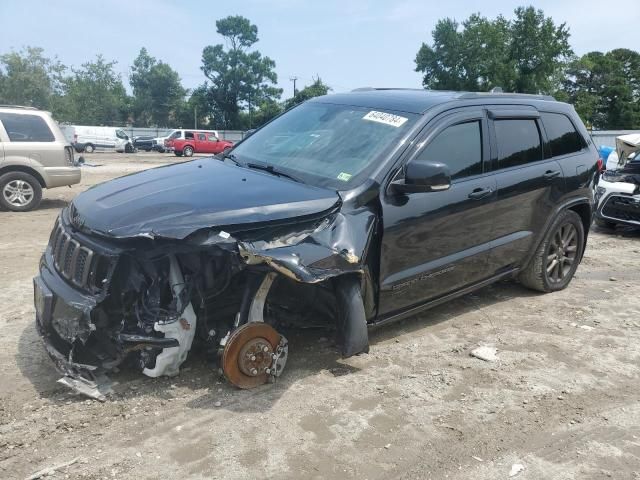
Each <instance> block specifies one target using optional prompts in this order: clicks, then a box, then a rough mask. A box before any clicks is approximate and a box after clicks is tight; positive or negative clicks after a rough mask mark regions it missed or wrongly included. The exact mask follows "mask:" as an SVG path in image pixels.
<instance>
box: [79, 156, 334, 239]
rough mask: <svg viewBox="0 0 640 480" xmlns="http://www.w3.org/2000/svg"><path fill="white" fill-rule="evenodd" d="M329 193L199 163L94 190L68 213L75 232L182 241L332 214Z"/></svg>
mask: <svg viewBox="0 0 640 480" xmlns="http://www.w3.org/2000/svg"><path fill="white" fill-rule="evenodd" d="M340 202H341V199H340V196H339V195H338V193H337V192H335V191H333V190H328V189H323V188H318V187H313V186H310V185H305V184H302V183H296V182H294V181H291V180H288V179H285V178H280V177H276V176H274V175H271V174H268V173H265V172H261V171H257V170H251V169H247V168H243V167H239V166H235V165H229V164H226V163H224V162H222V161H219V160H216V159H212V158H204V159H199V160H194V161H191V162H185V163H180V164H175V165H170V166H167V167H159V168H154V169H150V170H145V171H143V172H140V173H135V174H132V175H127V176H124V177H121V178H117V179H115V180H111V181H109V182H105V183H102V184H99V185H96V186H94V187H92V188H90V189H88V190H87V191H85V192H83V193H81V194H80V195H78V196H77V197H76V198H75V199H74V201H73V204H72V206H71V208H70V210H69V220H70V221H71V223H72V224H73V225H74V226H75V227H76V228H82V229H83V230H89V231H93V232H98V233H101V234H103V235H108V236H111V237H117V238H126V237H140V236H142V237H151V238H155V237H165V238H176V239H181V238H184V237H186V236H188V235H190V234H191V233H193V232H195V231H197V230H199V229H202V228H212V227H225V226H239V225H246V224H254V223H255V224H257V223H263V222H276V221H283V220H288V219H291V220H295V219H297V218H300V217H309V216H314V215H318V214H321V213H323V212H326V213H327V214H328V213H329V212H331V211H333V210H335V209H336V208H337V207H338V206H339V204H340Z"/></svg>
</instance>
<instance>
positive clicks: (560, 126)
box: [540, 112, 586, 157]
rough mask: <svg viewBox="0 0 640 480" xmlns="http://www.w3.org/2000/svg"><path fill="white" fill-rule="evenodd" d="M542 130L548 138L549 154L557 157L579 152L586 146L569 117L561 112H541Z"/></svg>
mask: <svg viewBox="0 0 640 480" xmlns="http://www.w3.org/2000/svg"><path fill="white" fill-rule="evenodd" d="M540 116H541V118H542V123H543V125H544V130H545V131H546V132H547V137H548V138H549V146H550V147H551V155H552V156H554V157H558V156H560V155H567V154H569V153H575V152H579V151H580V150H582V149H583V148H584V147H585V146H586V142H585V141H584V138H582V135H580V134H579V133H578V131H577V130H576V127H574V125H573V123H572V122H571V120H569V117H567V116H566V115H564V114H562V113H546V112H541V113H540Z"/></svg>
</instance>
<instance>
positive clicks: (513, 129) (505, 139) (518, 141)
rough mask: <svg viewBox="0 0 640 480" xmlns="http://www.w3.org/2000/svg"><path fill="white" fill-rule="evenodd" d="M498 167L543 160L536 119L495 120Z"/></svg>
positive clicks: (515, 165)
mask: <svg viewBox="0 0 640 480" xmlns="http://www.w3.org/2000/svg"><path fill="white" fill-rule="evenodd" d="M493 124H494V127H495V131H496V142H497V143H498V168H509V167H517V166H520V165H526V164H527V163H532V162H537V161H538V160H542V142H541V141H540V131H539V130H538V125H537V123H536V121H535V120H533V119H529V118H523V119H508V120H494V122H493Z"/></svg>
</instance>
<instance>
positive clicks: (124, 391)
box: [16, 281, 540, 412]
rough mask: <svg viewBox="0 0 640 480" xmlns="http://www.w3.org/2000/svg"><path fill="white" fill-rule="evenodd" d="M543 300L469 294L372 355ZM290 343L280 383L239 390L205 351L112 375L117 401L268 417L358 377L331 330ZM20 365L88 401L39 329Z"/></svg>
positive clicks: (50, 388)
mask: <svg viewBox="0 0 640 480" xmlns="http://www.w3.org/2000/svg"><path fill="white" fill-rule="evenodd" d="M536 295H540V294H538V293H536V292H532V291H530V290H527V289H525V288H523V287H521V286H519V285H517V284H515V283H514V282H506V281H505V282H500V283H498V284H495V285H492V286H488V287H485V288H483V289H481V290H478V291H476V292H474V293H472V294H469V295H465V296H463V297H460V298H459V299H456V300H453V301H451V302H449V303H446V304H443V305H440V306H438V307H435V308H432V309H430V310H427V311H426V312H423V313H421V314H418V315H416V316H413V317H409V318H407V319H405V320H402V321H399V322H397V323H392V324H389V325H385V326H381V327H375V328H372V329H370V333H369V341H370V345H371V350H373V351H375V348H376V345H377V344H379V343H383V342H387V341H390V340H391V339H393V338H395V337H398V336H400V335H403V336H406V335H412V334H417V333H418V332H423V331H428V330H429V329H430V328H432V327H434V326H435V325H437V324H439V323H442V322H444V321H447V320H452V319H454V318H455V317H458V316H461V315H463V314H465V313H469V312H472V311H477V310H479V309H482V308H484V307H487V306H490V305H495V304H499V303H502V302H506V301H509V300H511V299H513V298H522V297H530V296H536ZM282 333H283V334H284V335H285V336H286V337H287V339H288V340H289V358H288V361H287V366H286V368H285V370H284V374H283V376H282V377H280V378H279V379H278V380H277V382H276V383H275V384H267V385H263V386H261V387H258V388H255V389H252V390H240V389H237V388H235V387H233V386H231V385H229V384H228V383H227V382H226V381H225V380H224V378H223V377H222V376H221V374H220V372H219V369H218V368H217V366H215V365H214V364H213V362H212V361H211V360H212V359H211V358H210V356H208V355H207V354H206V353H205V352H202V351H196V350H195V349H194V350H192V352H190V355H189V358H188V359H187V361H186V362H185V364H184V365H183V368H182V369H181V373H180V375H178V376H176V377H172V378H166V377H163V378H156V379H151V378H148V377H145V376H144V375H142V374H141V373H138V372H137V371H135V370H134V369H126V368H123V369H122V370H121V371H120V372H118V373H115V374H110V375H109V377H110V378H111V380H112V381H113V383H114V396H115V397H117V398H118V399H122V400H126V399H128V398H136V397H139V396H140V395H145V396H153V397H156V398H158V399H161V400H171V399H173V398H175V397H176V396H177V395H184V394H185V393H187V394H188V395H190V396H193V395H195V398H193V399H191V400H189V401H188V402H187V406H188V407H189V408H194V409H213V408H217V409H226V410H229V411H234V412H253V411H255V412H264V411H268V410H269V409H271V407H272V406H273V405H274V404H275V403H276V402H277V401H278V400H279V399H280V397H281V396H282V394H283V393H284V392H286V391H287V390H289V389H291V388H297V385H299V384H300V381H301V380H303V379H304V378H306V377H308V376H315V375H319V374H321V375H329V376H335V377H339V376H343V375H357V374H360V373H365V372H361V370H360V368H358V367H355V366H353V365H351V364H350V359H342V358H341V357H340V355H339V353H338V350H337V348H336V346H335V343H334V341H333V332H332V331H330V330H328V329H317V328H314V329H300V328H291V329H283V331H282ZM16 363H17V365H18V368H19V369H20V371H21V373H22V375H23V376H24V377H25V378H27V379H28V380H29V381H30V382H31V384H32V385H33V387H34V388H35V390H36V391H37V392H38V394H39V395H40V396H41V397H44V398H47V399H49V400H51V401H53V402H55V403H65V402H68V401H73V400H76V401H84V400H85V399H86V398H85V397H82V396H79V395H77V396H76V395H71V394H70V391H69V390H68V389H67V388H66V387H64V386H62V385H60V384H57V383H56V381H57V380H58V378H59V377H60V375H59V374H58V373H57V372H56V370H55V369H54V367H53V364H52V362H51V361H50V360H49V358H48V356H47V354H46V352H45V350H44V347H43V346H42V344H41V341H40V338H39V336H38V334H37V332H36V329H35V324H34V323H31V324H29V325H28V326H27V327H26V328H25V329H24V330H23V332H22V335H21V337H20V339H19V344H18V353H17V355H16Z"/></svg>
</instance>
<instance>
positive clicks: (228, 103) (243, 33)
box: [202, 16, 282, 128]
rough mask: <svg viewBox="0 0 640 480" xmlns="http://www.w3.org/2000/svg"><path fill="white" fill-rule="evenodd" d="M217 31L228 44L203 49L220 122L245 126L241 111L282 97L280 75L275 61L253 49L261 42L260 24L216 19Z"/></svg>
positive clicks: (212, 101) (235, 18) (232, 18)
mask: <svg viewBox="0 0 640 480" xmlns="http://www.w3.org/2000/svg"><path fill="white" fill-rule="evenodd" d="M216 31H217V32H218V34H219V35H221V36H222V37H224V39H225V42H226V48H225V45H221V44H218V45H209V46H207V47H205V48H204V50H203V51H202V71H203V72H204V74H205V76H206V77H207V78H208V79H209V81H210V82H211V84H210V85H209V90H208V92H209V101H210V105H211V107H212V111H213V113H214V116H216V117H218V116H220V117H221V118H220V119H218V118H216V119H215V124H216V125H221V126H223V127H224V128H238V127H240V126H241V118H240V117H241V115H240V112H241V111H242V110H244V109H249V108H255V106H256V105H261V104H262V103H263V102H265V101H268V100H275V99H278V98H279V97H280V95H281V94H282V90H281V89H278V88H276V87H274V85H275V84H276V83H277V81H278V78H277V75H276V73H275V71H274V69H275V66H276V64H275V62H274V61H273V60H272V59H270V58H269V57H263V56H262V54H261V53H260V52H258V51H249V49H250V48H251V47H252V46H253V45H254V44H255V43H256V42H257V41H258V27H256V26H255V25H253V24H251V22H250V21H249V20H248V19H246V18H244V17H241V16H230V17H226V18H223V19H220V20H218V21H216Z"/></svg>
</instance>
